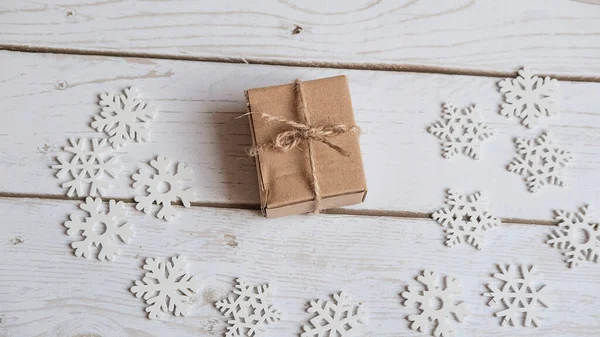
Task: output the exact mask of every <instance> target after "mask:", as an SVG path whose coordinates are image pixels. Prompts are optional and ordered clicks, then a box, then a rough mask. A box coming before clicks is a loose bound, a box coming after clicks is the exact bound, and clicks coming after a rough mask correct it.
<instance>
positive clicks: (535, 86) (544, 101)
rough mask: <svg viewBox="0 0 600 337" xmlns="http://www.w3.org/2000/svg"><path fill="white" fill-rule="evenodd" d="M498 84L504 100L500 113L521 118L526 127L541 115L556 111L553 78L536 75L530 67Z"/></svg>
mask: <svg viewBox="0 0 600 337" xmlns="http://www.w3.org/2000/svg"><path fill="white" fill-rule="evenodd" d="M498 85H499V86H500V92H501V93H503V94H504V101H505V103H503V104H502V109H501V110H500V114H501V115H503V116H507V117H510V116H515V117H518V118H521V119H522V123H523V125H525V126H526V127H528V128H531V127H534V126H535V125H536V124H537V122H538V119H539V118H540V117H541V116H543V115H547V116H552V115H555V114H557V113H558V110H559V106H558V103H557V102H556V100H555V99H554V97H553V96H554V94H555V92H556V90H557V89H558V81H557V80H555V79H551V78H550V77H545V78H540V77H537V76H535V74H534V73H533V71H531V70H530V69H528V68H523V69H522V70H519V76H518V77H517V78H516V79H513V78H507V79H504V80H502V81H500V83H498Z"/></svg>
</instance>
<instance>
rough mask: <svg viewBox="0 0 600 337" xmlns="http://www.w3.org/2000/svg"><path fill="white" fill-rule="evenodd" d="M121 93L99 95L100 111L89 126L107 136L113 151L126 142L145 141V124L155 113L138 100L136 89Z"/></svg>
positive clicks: (149, 106)
mask: <svg viewBox="0 0 600 337" xmlns="http://www.w3.org/2000/svg"><path fill="white" fill-rule="evenodd" d="M123 93H124V94H123V95H114V94H113V93H107V94H102V95H100V106H102V111H101V112H100V115H99V116H95V117H94V121H93V122H92V124H91V126H92V128H94V129H96V130H98V131H100V132H103V131H104V132H106V133H107V134H108V136H109V138H108V141H109V142H110V144H111V145H112V147H113V148H115V149H118V148H119V147H121V146H123V145H125V143H126V142H128V141H132V140H135V141H137V142H145V141H147V140H148V128H147V123H148V121H149V120H151V119H152V118H154V114H155V113H156V109H155V108H154V107H153V106H151V105H148V104H146V103H144V102H142V101H141V100H140V97H141V94H140V92H139V91H138V90H137V89H136V88H133V87H132V88H129V89H125V90H124V91H123Z"/></svg>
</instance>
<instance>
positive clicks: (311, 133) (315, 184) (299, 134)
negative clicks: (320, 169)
mask: <svg viewBox="0 0 600 337" xmlns="http://www.w3.org/2000/svg"><path fill="white" fill-rule="evenodd" d="M294 84H295V89H296V96H297V108H298V111H299V112H300V113H301V115H302V116H303V118H304V121H305V122H304V123H298V122H295V121H292V120H289V119H287V118H284V117H281V116H273V115H269V114H267V113H252V112H250V113H248V114H256V115H259V116H260V117H261V118H263V119H265V120H267V121H269V122H278V123H282V124H284V125H287V126H288V127H289V128H290V129H289V130H286V131H282V132H280V133H279V134H278V135H277V136H276V137H275V139H273V140H272V141H270V142H268V143H264V144H260V145H254V146H252V147H251V148H250V149H249V150H248V154H249V155H250V156H252V157H255V156H257V155H258V154H260V153H261V152H263V151H265V150H267V149H270V150H274V151H281V152H286V151H289V150H291V149H293V148H295V147H297V146H299V145H300V144H302V143H304V142H306V144H307V146H308V153H309V160H310V170H311V176H312V183H311V186H312V190H313V193H314V195H315V201H314V208H313V210H314V213H319V211H320V209H321V187H320V185H319V178H318V176H317V171H316V166H315V154H314V149H313V146H312V144H311V143H312V142H311V141H318V142H321V143H323V144H326V145H327V146H329V147H330V148H332V149H334V150H335V151H336V152H338V153H339V154H341V155H343V156H346V157H348V156H349V155H350V154H349V153H348V151H346V150H344V149H342V148H341V147H339V146H337V145H335V144H333V143H332V142H331V141H330V140H329V139H330V138H333V137H336V136H339V135H342V134H344V133H346V132H360V129H359V128H358V127H357V126H354V125H353V126H347V125H343V124H336V125H321V126H313V125H311V123H310V116H309V114H308V108H307V106H306V100H305V98H304V91H303V90H302V82H301V81H300V80H298V79H297V80H296V81H295V83H294Z"/></svg>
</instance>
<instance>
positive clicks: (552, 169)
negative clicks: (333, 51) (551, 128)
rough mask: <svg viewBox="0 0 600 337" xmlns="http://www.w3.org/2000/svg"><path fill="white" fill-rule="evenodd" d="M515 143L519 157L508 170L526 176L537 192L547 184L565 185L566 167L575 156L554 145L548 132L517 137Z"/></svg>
mask: <svg viewBox="0 0 600 337" xmlns="http://www.w3.org/2000/svg"><path fill="white" fill-rule="evenodd" d="M515 144H516V145H517V153H518V154H519V157H517V158H515V159H514V160H513V161H512V162H511V163H510V164H509V165H508V170H509V171H510V172H515V173H518V174H520V175H522V176H523V177H525V181H526V182H527V186H528V188H529V191H530V192H532V193H535V192H537V191H539V190H540V188H541V187H542V186H544V185H546V184H553V185H558V186H564V185H565V181H564V180H563V177H564V167H565V166H566V165H567V164H568V163H569V162H570V161H571V160H572V159H573V157H572V156H571V154H570V153H569V152H568V151H565V150H561V149H559V148H557V147H555V146H554V145H552V141H551V139H550V136H549V135H548V133H546V132H543V133H542V134H540V136H539V137H537V138H535V139H525V138H517V139H515Z"/></svg>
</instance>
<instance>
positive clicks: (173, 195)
mask: <svg viewBox="0 0 600 337" xmlns="http://www.w3.org/2000/svg"><path fill="white" fill-rule="evenodd" d="M150 165H151V166H152V167H154V168H155V169H156V172H157V173H156V174H155V173H154V172H153V171H152V172H151V171H148V170H144V169H140V170H139V172H138V173H136V174H134V175H133V177H132V178H133V180H134V183H133V187H134V188H140V187H146V192H148V195H147V196H139V195H138V196H136V197H135V201H136V202H137V205H136V208H137V209H138V210H142V211H144V213H146V214H147V213H148V212H150V209H151V208H152V204H153V203H156V204H157V205H160V206H161V208H160V210H159V211H158V213H157V217H158V218H161V219H164V220H167V221H171V220H172V219H173V217H174V216H176V215H177V210H176V209H175V207H173V205H172V203H173V202H176V201H177V199H180V200H181V202H182V203H183V206H185V207H190V201H192V200H193V199H194V195H195V192H194V190H193V189H191V188H184V187H183V181H184V180H190V179H192V177H193V174H192V169H191V168H190V167H189V166H187V165H185V164H183V163H178V164H177V168H176V169H175V172H173V167H172V166H173V165H172V164H171V161H170V160H169V159H167V158H165V157H161V156H158V157H156V159H154V160H152V161H150Z"/></svg>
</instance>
